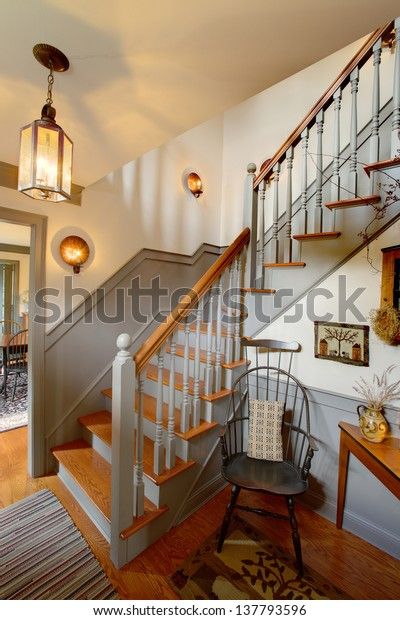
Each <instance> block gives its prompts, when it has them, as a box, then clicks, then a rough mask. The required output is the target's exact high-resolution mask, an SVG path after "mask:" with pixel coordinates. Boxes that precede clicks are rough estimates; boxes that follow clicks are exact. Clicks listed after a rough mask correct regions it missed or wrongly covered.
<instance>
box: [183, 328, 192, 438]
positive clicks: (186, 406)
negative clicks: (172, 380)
mask: <svg viewBox="0 0 400 620" xmlns="http://www.w3.org/2000/svg"><path fill="white" fill-rule="evenodd" d="M184 334H185V348H184V353H183V385H182V407H181V433H187V431H188V430H189V422H190V400H189V335H190V324H189V317H186V319H185V331H184Z"/></svg>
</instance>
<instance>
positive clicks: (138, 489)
mask: <svg viewBox="0 0 400 620" xmlns="http://www.w3.org/2000/svg"><path fill="white" fill-rule="evenodd" d="M143 396H144V376H143V373H140V374H139V376H138V410H137V417H136V441H135V467H134V470H133V510H134V515H135V517H140V516H141V515H142V514H144V482H143V449H144V438H143V409H144V402H143Z"/></svg>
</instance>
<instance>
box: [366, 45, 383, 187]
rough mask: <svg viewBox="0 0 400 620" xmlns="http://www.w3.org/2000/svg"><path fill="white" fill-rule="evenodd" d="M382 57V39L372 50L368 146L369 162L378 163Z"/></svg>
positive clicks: (372, 178) (373, 172) (371, 180)
mask: <svg viewBox="0 0 400 620" xmlns="http://www.w3.org/2000/svg"><path fill="white" fill-rule="evenodd" d="M381 55H382V39H378V40H377V42H376V43H375V45H374V46H373V48H372V62H373V67H374V81H373V86H372V122H371V139H370V144H369V161H370V162H371V163H374V162H376V161H379V111H380V107H381V103H380V91H381V88H380V64H381ZM369 183H370V193H371V194H373V193H374V191H375V171H374V170H372V171H371V173H370V179H369Z"/></svg>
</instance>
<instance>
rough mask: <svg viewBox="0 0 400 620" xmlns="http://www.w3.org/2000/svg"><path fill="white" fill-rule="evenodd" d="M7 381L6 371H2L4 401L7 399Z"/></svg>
mask: <svg viewBox="0 0 400 620" xmlns="http://www.w3.org/2000/svg"><path fill="white" fill-rule="evenodd" d="M7 379H8V373H7V371H6V370H4V379H3V386H4V400H5V399H6V398H7Z"/></svg>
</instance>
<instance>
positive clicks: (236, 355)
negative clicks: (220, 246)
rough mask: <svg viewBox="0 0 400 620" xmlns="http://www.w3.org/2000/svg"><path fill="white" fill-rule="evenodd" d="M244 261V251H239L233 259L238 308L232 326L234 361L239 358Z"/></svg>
mask: <svg viewBox="0 0 400 620" xmlns="http://www.w3.org/2000/svg"><path fill="white" fill-rule="evenodd" d="M243 261H244V252H241V253H240V254H239V256H237V257H236V260H235V271H236V277H235V301H236V302H239V308H238V309H237V310H236V314H235V327H234V341H235V346H234V356H233V359H234V361H235V362H238V361H239V360H240V322H241V312H242V308H243V294H242V291H241V275H242V268H243V267H242V265H243Z"/></svg>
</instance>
